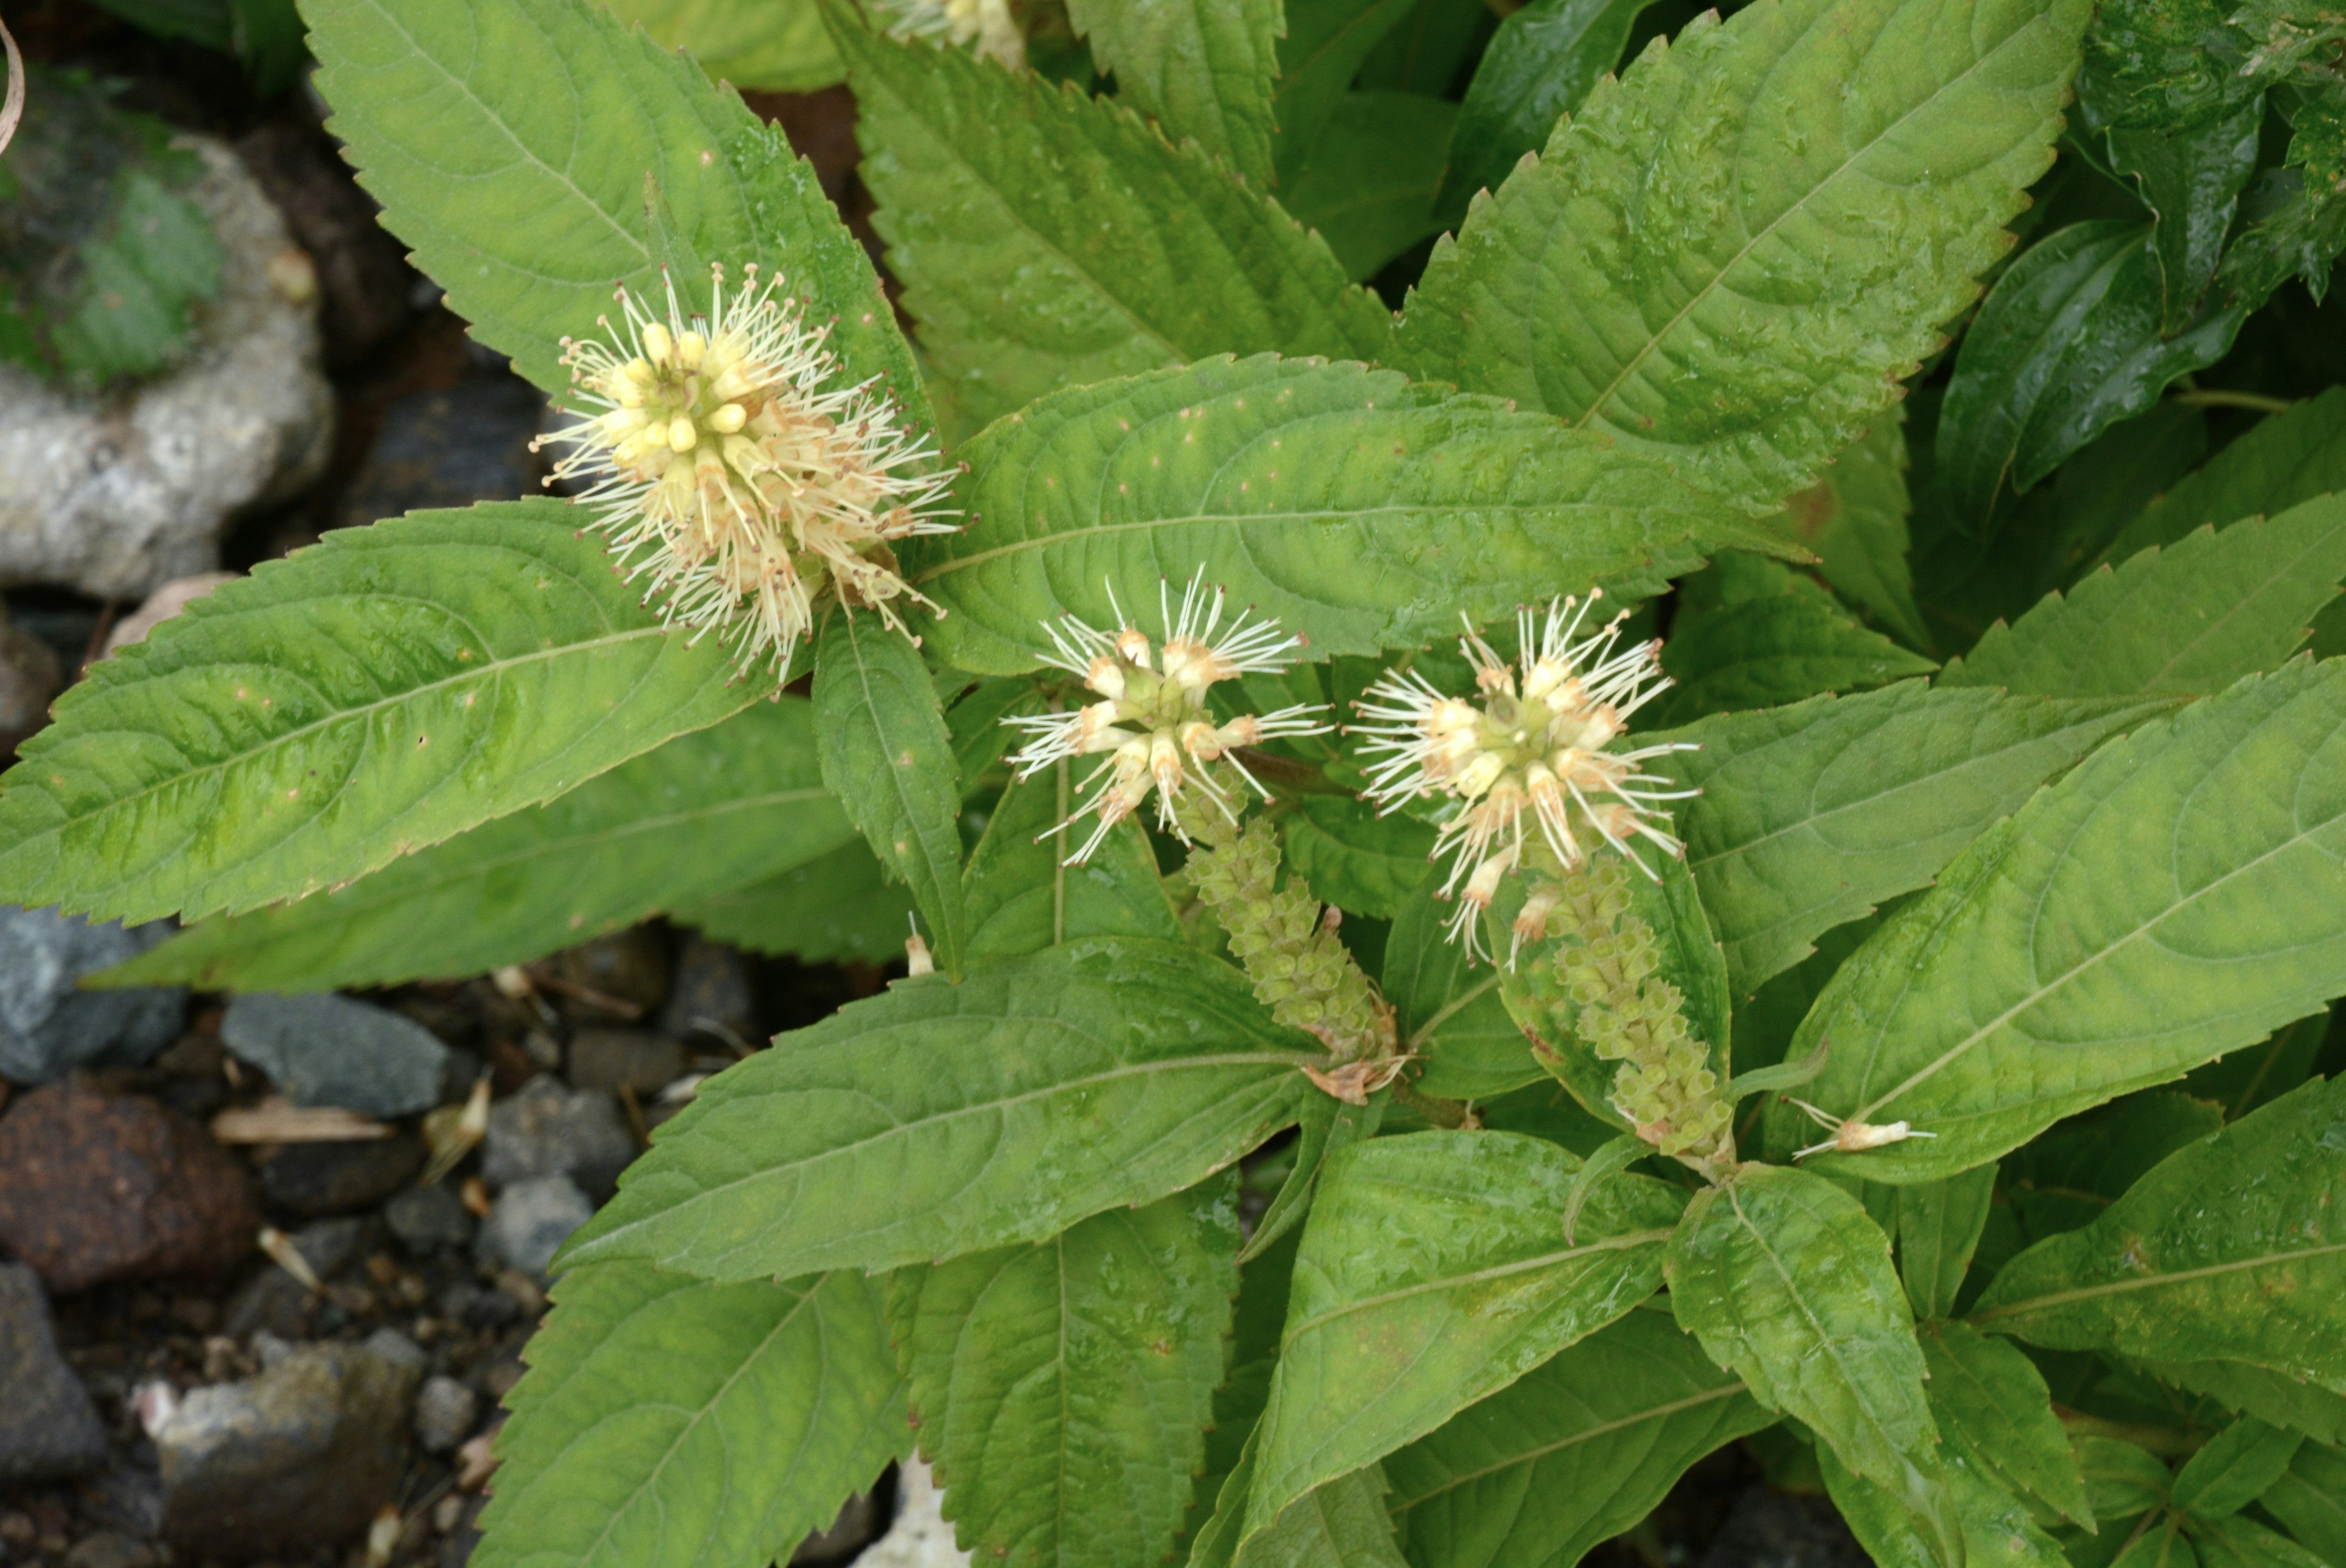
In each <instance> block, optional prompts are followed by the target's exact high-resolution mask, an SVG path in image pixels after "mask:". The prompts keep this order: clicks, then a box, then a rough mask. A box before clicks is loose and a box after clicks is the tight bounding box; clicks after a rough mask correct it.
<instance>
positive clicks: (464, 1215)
mask: <svg viewBox="0 0 2346 1568" xmlns="http://www.w3.org/2000/svg"><path fill="white" fill-rule="evenodd" d="M382 1219H383V1223H384V1224H385V1225H388V1226H390V1227H391V1233H392V1235H393V1236H395V1237H399V1244H400V1245H401V1246H402V1247H406V1248H407V1250H408V1251H410V1252H412V1253H413V1254H415V1255H416V1256H417V1257H423V1256H424V1255H426V1254H429V1253H433V1252H437V1251H439V1250H440V1249H441V1248H443V1247H464V1246H467V1245H469V1244H470V1243H471V1241H472V1239H473V1216H472V1213H471V1211H470V1210H468V1209H466V1208H465V1207H464V1199H462V1198H460V1197H458V1196H456V1195H455V1194H454V1193H453V1192H450V1191H449V1190H448V1189H447V1188H446V1187H444V1186H418V1187H410V1188H409V1189H408V1190H407V1191H405V1192H403V1193H401V1194H400V1195H399V1196H397V1197H395V1198H393V1199H392V1200H391V1201H390V1202H389V1203H387V1204H385V1205H383V1208H382Z"/></svg>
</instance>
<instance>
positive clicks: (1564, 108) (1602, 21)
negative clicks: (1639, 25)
mask: <svg viewBox="0 0 2346 1568" xmlns="http://www.w3.org/2000/svg"><path fill="white" fill-rule="evenodd" d="M1650 3H1651V0H1532V3H1531V4H1530V5H1525V6H1524V7H1523V8H1522V9H1521V10H1519V11H1517V12H1515V14H1514V15H1510V16H1508V17H1507V18H1506V19H1505V21H1503V22H1501V23H1500V24H1499V30H1498V31H1497V32H1496V33H1494V34H1493V35H1492V36H1491V42H1490V46H1488V47H1487V48H1485V49H1484V51H1483V58H1482V60H1481V62H1480V63H1479V64H1477V65H1476V66H1475V67H1474V81H1472V82H1471V83H1469V84H1467V87H1466V98H1465V101H1464V103H1462V104H1460V105H1459V107H1458V128H1457V130H1456V131H1455V132H1454V134H1453V135H1452V137H1451V143H1450V168H1449V172H1448V173H1447V174H1445V175H1444V176H1443V181H1442V194H1441V197H1440V198H1439V205H1440V208H1441V210H1442V211H1443V213H1445V214H1457V213H1463V212H1464V211H1465V210H1466V202H1467V199H1469V198H1471V197H1472V196H1474V193H1475V192H1477V191H1481V190H1495V189H1497V188H1499V186H1500V184H1501V183H1502V182H1503V181H1505V179H1506V178H1507V176H1508V174H1509V173H1510V172H1511V171H1512V170H1513V169H1514V168H1515V165H1516V163H1517V162H1518V161H1519V160H1521V158H1523V156H1524V155H1525V153H1531V152H1537V151H1538V150H1539V149H1540V148H1543V147H1545V145H1546V144H1547V138H1548V135H1549V133H1550V132H1552V131H1554V130H1555V129H1556V118H1557V117H1558V116H1560V115H1566V114H1569V113H1571V112H1572V111H1573V110H1575V109H1576V108H1578V107H1580V101H1581V99H1583V98H1585V97H1587V96H1588V89H1589V88H1591V87H1595V86H1596V79H1597V78H1598V77H1599V76H1604V75H1605V74H1606V73H1607V72H1608V71H1610V70H1612V68H1613V67H1614V66H1617V65H1618V64H1619V63H1620V60H1621V51H1622V50H1623V49H1624V48H1626V47H1627V46H1628V43H1629V28H1630V26H1631V25H1633V24H1635V23H1636V21H1637V16H1638V14H1639V13H1641V12H1643V11H1644V10H1645V8H1646V7H1647V5H1649V4H1650Z"/></svg>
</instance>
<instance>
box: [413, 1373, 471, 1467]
mask: <svg viewBox="0 0 2346 1568" xmlns="http://www.w3.org/2000/svg"><path fill="white" fill-rule="evenodd" d="M480 1413H481V1396H480V1395H478V1394H476V1393H474V1392H473V1390H471V1389H470V1388H468V1387H466V1386H465V1385H464V1384H463V1383H460V1382H458V1381H457V1380H455V1379H454V1378H447V1377H441V1378H426V1379H425V1380H423V1388H422V1389H420V1390H417V1392H416V1395H415V1441H417V1442H420V1443H422V1444H423V1451H424V1452H426V1453H454V1451H455V1450H456V1445H457V1444H459V1443H461V1442H463V1441H464V1440H465V1439H466V1438H468V1437H471V1436H472V1435H473V1422H474V1420H475V1419H476V1418H477V1417H478V1416H479V1415H480Z"/></svg>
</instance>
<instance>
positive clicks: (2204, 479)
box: [2102, 387, 2346, 562]
mask: <svg viewBox="0 0 2346 1568" xmlns="http://www.w3.org/2000/svg"><path fill="white" fill-rule="evenodd" d="M2335 490H2346V387H2332V388H2331V390H2330V391H2328V392H2323V393H2322V394H2321V396H2320V397H2317V398H2309V399H2308V400H2306V401H2305V402H2301V403H2299V404H2297V405H2296V406H2295V407H2293V408H2291V409H2290V411H2289V412H2286V413H2277V414H2274V415H2273V416H2272V417H2270V419H2267V420H2265V421H2264V422H2263V423H2260V424H2259V425H2258V426H2257V427H2256V428H2255V429H2254V430H2252V431H2250V432H2249V433H2248V434H2246V435H2244V436H2242V437H2240V439H2239V440H2238V441H2236V442H2234V443H2232V444H2231V445H2229V446H2228V447H2226V448H2224V450H2223V451H2221V452H2219V453H2217V454H2216V455H2215V456H2214V457H2213V458H2210V459H2209V460H2208V463H2207V465H2206V466H2205V467H2202V468H2199V469H2198V470H2196V471H2195V472H2193V473H2189V474H2188V475H2186V476H2185V477H2184V478H2183V479H2182V480H2181V481H2180V482H2179V483H2178V484H2176V485H2175V486H2174V487H2173V488H2171V489H2169V490H2168V492H2167V493H2166V494H2163V495H2161V496H2159V497H2158V498H2157V500H2155V501H2153V502H2152V503H2151V504H2149V505H2148V506H2147V507H2145V508H2144V509H2143V510H2142V513H2141V514H2140V515H2138V516H2137V517H2136V518H2135V519H2134V521H2132V522H2131V523H2129V524H2127V526H2126V529H2125V531H2124V532H2122V533H2120V534H2119V535H2118V536H2117V539H2116V540H2115V541H2114V542H2113V543H2112V544H2111V545H2110V547H2109V549H2108V551H2107V552H2106V554H2105V555H2103V557H2102V558H2103V559H2104V560H2106V561H2113V562H2115V561H2124V560H2127V559H2128V558H2129V557H2131V556H2132V555H2135V554H2136V553H2137V552H2138V551H2141V550H2145V549H2147V548H2149V547H2150V546H2151V545H2172V544H2175V543H2176V542H2178V540H2180V539H2182V538H2183V537H2185V536H2186V535H2188V534H2190V533H2192V532H2193V531H2194V530H2196V529H2198V528H2202V527H2208V526H2211V525H2212V526H2214V527H2218V528H2221V527H2223V526H2224V525H2225V524H2228V523H2232V522H2236V521H2238V520H2239V519H2240V518H2242V517H2248V516H2251V515H2254V514H2265V515H2268V516H2270V515H2271V514H2275V513H2280V512H2286V511H2288V510H2289V509H2290V507H2292V506H2295V505H2298V504H2300V503H2302V502H2307V501H2310V500H2312V499H2313V498H2314V497H2315V496H2317V495H2325V494H2329V493H2331V491H2335Z"/></svg>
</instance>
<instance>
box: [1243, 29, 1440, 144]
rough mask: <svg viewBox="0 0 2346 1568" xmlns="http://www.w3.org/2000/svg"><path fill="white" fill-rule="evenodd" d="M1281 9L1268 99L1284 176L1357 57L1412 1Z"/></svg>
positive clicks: (1331, 108) (1354, 69) (1316, 133)
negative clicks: (1282, 29) (1281, 32)
mask: <svg viewBox="0 0 2346 1568" xmlns="http://www.w3.org/2000/svg"><path fill="white" fill-rule="evenodd" d="M1285 8H1286V11H1287V36H1285V37H1284V38H1281V39H1280V41H1279V81H1278V83H1277V85H1276V86H1274V87H1272V89H1271V99H1270V107H1271V113H1272V115H1273V116H1274V117H1276V118H1277V120H1278V122H1279V137H1278V149H1277V157H1278V159H1279V167H1280V175H1281V178H1287V177H1288V176H1289V175H1290V174H1291V173H1292V172H1293V170H1294V169H1296V168H1300V167H1301V163H1302V160H1303V159H1304V158H1306V157H1308V156H1309V155H1310V154H1311V148H1312V147H1313V145H1314V144H1315V143H1316V142H1317V141H1318V140H1319V139H1320V133H1321V130H1322V129H1324V128H1325V127H1326V126H1327V124H1328V117H1329V116H1331V115H1332V114H1333V113H1335V111H1336V105H1337V104H1338V102H1340V101H1341V99H1342V98H1343V97H1344V94H1345V92H1346V91H1347V90H1348V89H1350V88H1351V87H1352V78H1353V77H1355V76H1359V75H1360V73H1361V62H1362V61H1363V60H1365V59H1367V58H1368V57H1369V51H1370V50H1372V49H1373V48H1375V47H1376V46H1377V44H1378V42H1379V40H1381V39H1382V38H1383V37H1384V36H1385V35H1386V34H1387V33H1389V32H1391V31H1392V26H1393V24H1395V23H1396V22H1399V21H1400V20H1401V19H1402V18H1403V16H1404V15H1408V13H1409V11H1410V8H1411V0H1286V7H1285ZM1440 85H1441V84H1437V87H1438V86H1440Z"/></svg>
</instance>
